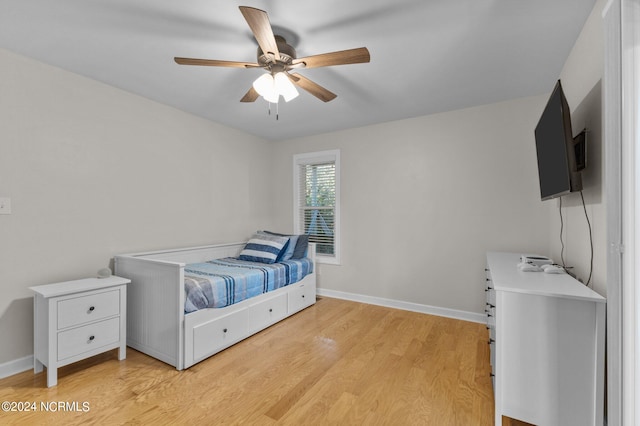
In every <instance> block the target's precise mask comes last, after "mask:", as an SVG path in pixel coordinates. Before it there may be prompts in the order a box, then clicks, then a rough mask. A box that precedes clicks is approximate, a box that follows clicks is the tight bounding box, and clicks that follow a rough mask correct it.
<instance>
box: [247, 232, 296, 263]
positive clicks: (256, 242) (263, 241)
mask: <svg viewBox="0 0 640 426" xmlns="http://www.w3.org/2000/svg"><path fill="white" fill-rule="evenodd" d="M287 242H289V238H288V237H278V236H276V235H266V234H254V235H253V237H251V239H250V240H249V242H247V245H245V246H244V249H243V250H242V251H241V252H240V256H238V259H240V260H248V261H250V262H260V263H274V262H275V261H276V259H277V258H278V255H279V254H280V252H281V251H282V250H283V249H284V248H285V245H286V244H287Z"/></svg>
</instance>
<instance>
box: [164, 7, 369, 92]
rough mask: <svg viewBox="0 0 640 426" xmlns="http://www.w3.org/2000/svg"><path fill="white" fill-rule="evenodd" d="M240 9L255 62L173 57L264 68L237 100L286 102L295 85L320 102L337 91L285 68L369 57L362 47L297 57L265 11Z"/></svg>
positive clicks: (354, 61)
mask: <svg viewBox="0 0 640 426" xmlns="http://www.w3.org/2000/svg"><path fill="white" fill-rule="evenodd" d="M240 12H242V15H243V16H244V18H245V20H246V21H247V23H248V24H249V27H250V28H251V32H252V33H253V35H254V37H255V38H256V41H257V42H258V46H259V47H258V59H257V62H235V61H219V60H215V59H195V58H180V57H175V58H174V60H175V61H176V63H178V64H180V65H204V66H214V67H233V68H264V69H265V70H266V71H267V73H266V74H263V75H261V76H260V77H258V79H257V80H256V81H254V83H253V85H252V87H251V88H250V89H249V91H248V92H247V93H246V94H245V95H244V96H243V97H242V99H240V102H254V101H255V100H256V99H258V97H260V96H262V97H263V98H264V99H266V100H267V101H269V102H270V103H276V104H277V103H278V99H279V97H280V96H282V97H283V98H284V99H285V101H287V102H288V101H290V100H291V99H293V98H295V97H296V96H297V95H298V91H297V90H296V88H295V86H297V87H299V88H301V89H304V90H306V91H307V92H309V93H311V94H312V95H313V96H315V97H316V98H318V99H320V100H322V101H324V102H329V101H331V100H333V99H335V98H336V96H337V95H336V94H335V93H332V92H330V91H329V90H327V89H325V88H324V87H322V86H320V85H319V84H317V83H315V82H313V81H311V80H309V79H308V78H306V77H304V76H302V75H300V74H298V73H297V72H296V73H290V72H289V71H293V70H297V69H301V68H319V67H327V66H332V65H346V64H359V63H365V62H369V61H370V56H369V51H368V50H367V48H366V47H360V48H357V49H349V50H342V51H338V52H331V53H324V54H320V55H313V56H307V57H304V58H297V57H296V51H295V49H294V48H293V47H292V46H291V45H289V44H287V41H286V40H285V39H284V37H282V36H279V35H274V33H273V29H272V27H271V23H270V22H269V16H268V15H267V12H265V11H264V10H260V9H256V8H253V7H247V6H240Z"/></svg>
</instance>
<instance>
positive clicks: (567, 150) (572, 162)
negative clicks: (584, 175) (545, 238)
mask: <svg viewBox="0 0 640 426" xmlns="http://www.w3.org/2000/svg"><path fill="white" fill-rule="evenodd" d="M535 139H536V152H537V155H538V177H539V180H540V198H541V199H542V200H548V199H551V198H556V197H559V196H562V195H564V194H567V193H569V192H572V191H579V190H581V189H582V181H581V178H580V174H579V172H578V170H577V166H576V157H575V151H574V144H573V133H572V130H571V116H570V112H569V105H568V104H567V100H566V98H565V96H564V92H563V91H562V84H561V83H560V80H558V82H557V83H556V86H555V88H554V89H553V92H552V93H551V97H550V98H549V101H548V102H547V105H546V107H545V109H544V111H543V113H542V117H540V121H539V122H538V125H537V126H536V129H535Z"/></svg>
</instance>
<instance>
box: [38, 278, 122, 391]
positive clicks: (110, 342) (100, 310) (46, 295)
mask: <svg viewBox="0 0 640 426" xmlns="http://www.w3.org/2000/svg"><path fill="white" fill-rule="evenodd" d="M130 282H131V280H128V279H126V278H121V277H116V276H111V277H108V278H86V279H82V280H76V281H66V282H61V283H55V284H46V285H40V286H35V287H29V289H30V290H33V291H34V292H35V297H34V299H33V317H34V318H33V319H34V321H33V322H34V332H33V352H34V353H33V370H34V372H35V373H39V372H41V371H42V369H43V366H44V367H47V387H51V386H55V385H56V384H57V383H58V368H59V367H62V366H64V365H67V364H71V363H73V362H76V361H80V360H82V359H85V358H89V357H91V356H94V355H97V354H99V353H102V352H106V351H108V350H111V349H115V348H118V349H119V351H118V359H119V360H123V359H125V358H126V356H127V352H126V350H127V347H126V342H127V335H126V333H127V319H126V313H127V286H126V285H127V284H128V283H130Z"/></svg>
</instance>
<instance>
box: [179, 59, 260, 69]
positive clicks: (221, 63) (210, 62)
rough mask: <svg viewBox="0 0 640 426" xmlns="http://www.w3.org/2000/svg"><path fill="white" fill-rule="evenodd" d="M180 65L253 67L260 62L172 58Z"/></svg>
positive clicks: (257, 65) (258, 65)
mask: <svg viewBox="0 0 640 426" xmlns="http://www.w3.org/2000/svg"><path fill="white" fill-rule="evenodd" d="M173 60H174V61H176V63H177V64H180V65H204V66H209V67H232V68H254V67H260V64H257V63H254V62H236V61H218V60H216V59H196V58H178V57H176V58H173Z"/></svg>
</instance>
